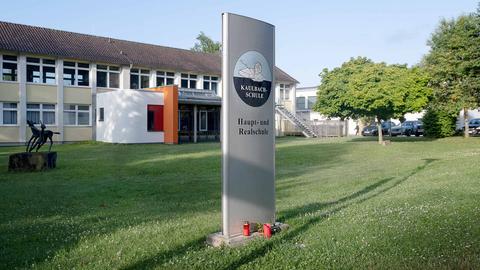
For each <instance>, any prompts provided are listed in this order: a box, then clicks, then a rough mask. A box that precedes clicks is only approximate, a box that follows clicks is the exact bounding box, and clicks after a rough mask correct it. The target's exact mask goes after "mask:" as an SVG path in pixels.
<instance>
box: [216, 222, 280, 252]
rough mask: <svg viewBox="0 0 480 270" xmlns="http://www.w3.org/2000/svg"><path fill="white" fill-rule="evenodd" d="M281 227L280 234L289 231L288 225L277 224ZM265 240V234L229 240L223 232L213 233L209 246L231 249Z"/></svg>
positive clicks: (254, 234)
mask: <svg viewBox="0 0 480 270" xmlns="http://www.w3.org/2000/svg"><path fill="white" fill-rule="evenodd" d="M277 225H278V226H279V227H280V232H281V231H284V230H286V229H288V227H289V226H288V224H283V223H277ZM258 238H263V233H261V232H253V233H251V234H250V236H243V235H237V236H234V237H230V238H227V237H225V236H224V235H223V234H222V232H217V233H212V234H210V235H208V236H207V244H208V245H210V246H212V247H221V246H229V247H238V246H243V245H245V244H247V243H248V242H250V241H251V240H254V239H258Z"/></svg>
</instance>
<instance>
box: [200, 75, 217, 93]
mask: <svg viewBox="0 0 480 270" xmlns="http://www.w3.org/2000/svg"><path fill="white" fill-rule="evenodd" d="M213 78H216V79H213ZM219 81H220V80H219V77H218V76H210V75H204V76H203V89H205V84H206V83H207V84H208V88H206V89H205V90H210V91H213V92H215V94H217V92H218V85H219ZM212 83H215V84H216V85H217V89H215V90H213V89H212Z"/></svg>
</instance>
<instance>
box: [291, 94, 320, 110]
mask: <svg viewBox="0 0 480 270" xmlns="http://www.w3.org/2000/svg"><path fill="white" fill-rule="evenodd" d="M296 102H297V104H296V105H297V106H296V107H297V110H305V109H307V110H311V109H313V106H314V105H315V102H317V97H316V96H309V97H297V101H296Z"/></svg>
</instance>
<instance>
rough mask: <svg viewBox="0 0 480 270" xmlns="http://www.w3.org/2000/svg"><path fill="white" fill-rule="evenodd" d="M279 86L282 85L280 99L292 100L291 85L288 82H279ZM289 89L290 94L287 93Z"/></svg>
mask: <svg viewBox="0 0 480 270" xmlns="http://www.w3.org/2000/svg"><path fill="white" fill-rule="evenodd" d="M279 87H280V100H282V101H283V100H290V90H291V88H290V87H291V86H290V85H289V84H286V83H280V84H279ZM287 90H288V95H285V94H286V93H287Z"/></svg>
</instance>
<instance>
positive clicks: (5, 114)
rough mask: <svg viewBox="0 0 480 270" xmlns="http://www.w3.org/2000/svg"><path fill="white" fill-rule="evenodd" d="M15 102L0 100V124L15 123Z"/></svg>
mask: <svg viewBox="0 0 480 270" xmlns="http://www.w3.org/2000/svg"><path fill="white" fill-rule="evenodd" d="M17 115H18V112H17V103H9V102H3V103H2V102H0V116H1V117H0V124H2V125H17V123H18V122H17V120H18V118H17Z"/></svg>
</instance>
